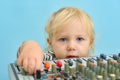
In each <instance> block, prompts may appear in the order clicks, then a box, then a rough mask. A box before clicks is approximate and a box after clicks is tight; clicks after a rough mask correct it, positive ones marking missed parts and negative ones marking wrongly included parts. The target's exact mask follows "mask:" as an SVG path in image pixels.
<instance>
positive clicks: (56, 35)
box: [17, 7, 95, 74]
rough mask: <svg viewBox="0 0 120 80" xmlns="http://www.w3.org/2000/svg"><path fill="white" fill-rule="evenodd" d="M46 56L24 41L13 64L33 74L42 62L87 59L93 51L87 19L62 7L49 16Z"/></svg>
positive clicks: (90, 28)
mask: <svg viewBox="0 0 120 80" xmlns="http://www.w3.org/2000/svg"><path fill="white" fill-rule="evenodd" d="M46 32H47V33H48V38H47V42H48V45H49V46H48V47H49V50H50V51H48V53H44V52H43V51H42V49H41V47H40V45H39V44H38V43H37V42H35V41H32V40H30V41H26V42H24V43H23V44H22V45H21V47H20V48H19V51H18V61H17V64H18V65H20V66H23V67H24V69H25V71H27V72H29V73H30V74H34V73H35V72H36V70H40V66H41V63H42V61H43V60H52V59H63V58H75V57H88V56H90V52H94V35H95V32H94V28H93V22H92V20H91V18H90V17H89V16H88V14H87V13H85V12H84V11H83V10H80V9H78V8H74V7H64V8H62V9H60V10H58V11H57V12H55V13H53V14H52V16H51V17H50V19H49V21H48V23H47V25H46Z"/></svg>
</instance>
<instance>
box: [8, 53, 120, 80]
mask: <svg viewBox="0 0 120 80" xmlns="http://www.w3.org/2000/svg"><path fill="white" fill-rule="evenodd" d="M8 69H9V75H10V79H11V80H120V54H118V55H112V56H106V55H104V54H101V55H100V56H98V57H82V58H69V59H59V60H52V61H43V62H42V69H43V70H42V71H40V70H37V71H36V74H34V75H30V74H29V73H27V72H25V70H24V69H23V68H22V67H20V66H18V65H17V64H16V63H11V64H10V65H9V67H8Z"/></svg>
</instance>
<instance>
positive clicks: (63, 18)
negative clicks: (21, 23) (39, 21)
mask: <svg viewBox="0 0 120 80" xmlns="http://www.w3.org/2000/svg"><path fill="white" fill-rule="evenodd" d="M76 19H80V20H81V22H82V24H83V26H84V27H85V29H86V31H87V32H88V36H89V38H90V44H91V49H92V51H93V52H94V34H95V32H94V28H93V22H92V20H91V18H90V17H89V15H88V14H87V13H85V12H84V11H83V10H80V9H78V8H73V7H65V8H62V9H60V10H58V11H57V12H55V13H53V15H52V16H51V17H50V19H49V21H48V24H47V25H46V32H47V33H48V36H49V38H51V37H52V36H53V35H55V33H56V32H57V31H58V30H59V29H60V28H61V26H62V25H63V24H65V23H67V22H69V23H72V22H74V21H75V20H76Z"/></svg>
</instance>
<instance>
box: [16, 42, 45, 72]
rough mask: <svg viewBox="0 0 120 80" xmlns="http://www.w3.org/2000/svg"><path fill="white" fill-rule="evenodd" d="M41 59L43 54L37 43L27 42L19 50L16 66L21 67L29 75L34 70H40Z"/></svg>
mask: <svg viewBox="0 0 120 80" xmlns="http://www.w3.org/2000/svg"><path fill="white" fill-rule="evenodd" d="M43 57H44V53H43V52H42V49H41V48H40V46H39V45H38V43H36V42H34V41H27V42H25V43H24V44H23V45H22V46H21V48H20V53H19V57H18V61H17V64H18V65H20V66H23V67H24V69H25V71H27V72H29V73H30V74H34V73H35V72H36V70H40V67H41V63H42V61H43Z"/></svg>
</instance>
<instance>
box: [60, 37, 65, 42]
mask: <svg viewBox="0 0 120 80" xmlns="http://www.w3.org/2000/svg"><path fill="white" fill-rule="evenodd" d="M59 40H60V41H63V42H64V41H66V40H67V39H66V38H60V39H59Z"/></svg>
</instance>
